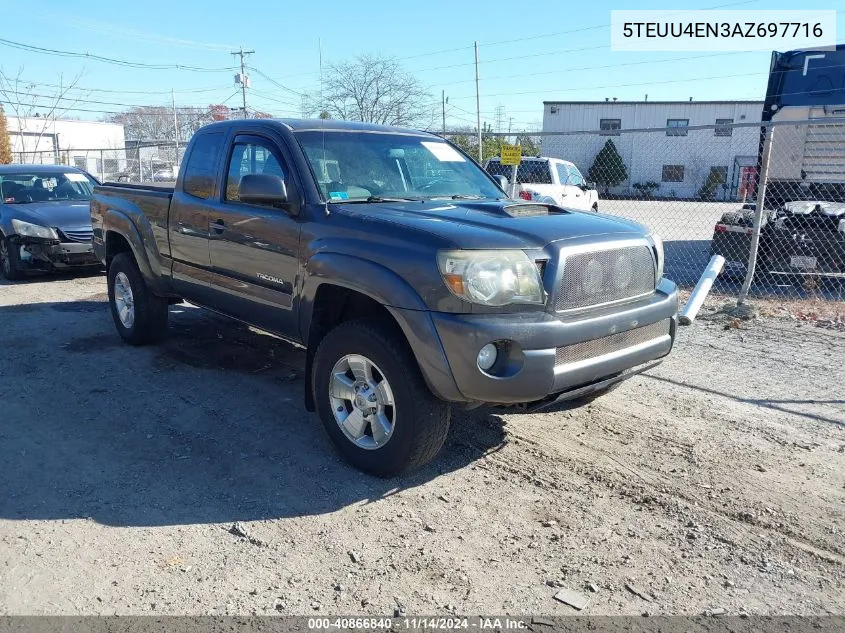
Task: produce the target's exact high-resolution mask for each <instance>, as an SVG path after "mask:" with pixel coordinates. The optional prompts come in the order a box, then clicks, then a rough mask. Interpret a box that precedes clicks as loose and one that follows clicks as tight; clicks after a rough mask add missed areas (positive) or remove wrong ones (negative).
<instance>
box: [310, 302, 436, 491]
mask: <svg viewBox="0 0 845 633" xmlns="http://www.w3.org/2000/svg"><path fill="white" fill-rule="evenodd" d="M362 358H363V360H364V361H368V362H369V363H371V365H372V367H370V368H369V370H368V371H365V369H364V367H363V363H361V361H360V359H362ZM353 366H354V367H355V368H356V371H355V372H354V373H352V367H353ZM347 367H348V371H346V373H345V374H343V373H342V372H344V370H345V369H346V368H347ZM362 374H363V375H362ZM367 375H369V376H370V377H371V379H370V380H365V378H366V377H367ZM337 376H344V380H345V382H343V383H341V382H334V381H335V380H338V379H337V378H336V377H337ZM333 377H335V378H333ZM310 379H311V387H312V393H314V397H315V404H316V410H317V414H318V415H319V416H320V420H321V421H322V423H323V426H324V427H325V430H326V433H327V434H328V436H329V438H330V439H331V441H332V443H333V444H334V446H335V448H336V449H337V451H338V453H340V455H341V456H342V457H343V458H344V459H345V460H346V461H347V462H348V463H349V464H351V465H352V466H354V467H355V468H357V469H359V470H361V471H363V472H365V473H368V474H370V475H376V476H378V477H393V476H395V475H399V474H400V473H403V472H407V471H409V470H413V469H415V468H418V467H420V466H422V465H423V464H426V463H427V462H429V461H431V460H432V459H434V457H435V456H436V455H437V453H438V452H439V451H440V449H441V448H442V447H443V443H444V442H445V441H446V435H447V434H448V432H449V416H450V408H449V405H448V404H447V403H446V402H443V401H442V400H439V399H438V398H436V397H435V396H434V395H433V394H432V393H431V392H430V391H429V389H428V387H427V386H426V384H425V381H424V380H423V377H422V374H421V373H420V369H419V367H418V365H417V362H416V360H415V359H414V357H413V355H412V354H411V350H410V349H409V347H408V344H407V342H406V341H405V339H404V337H403V336H402V335H401V333H399V332H398V331H397V328H396V327H395V326H394V324H392V323H386V322H384V321H380V320H375V319H358V320H354V321H347V322H346V323H342V324H341V325H339V326H337V327H336V328H334V329H333V330H331V331H330V332H329V333H328V334H327V335H326V336H325V338H323V340H322V341H320V344H319V345H318V346H317V350H316V351H315V353H314V369H313V371H312V373H311V378H310ZM330 382H332V383H333V385H334V386H333V387H332V388H331V389H330V384H329V383H330ZM350 382H352V383H354V385H350V384H349V383H350ZM383 382H386V383H387V387H386V388H385V387H384V385H383V384H382V383H383ZM356 388H357V389H358V391H357V397H361V398H365V397H367V394H369V398H370V400H373V397H375V400H373V402H369V403H368V402H367V400H364V401H363V402H364V403H365V404H368V406H371V407H373V408H372V409H369V411H371V412H373V411H376V410H377V413H371V414H369V417H367V418H365V417H364V416H363V414H361V415H358V414H360V413H361V411H362V409H358V408H356V406H355V405H354V404H353V400H352V396H353V395H354V394H356ZM362 394H363V395H362ZM343 395H349V396H350V398H348V399H343V398H342V397H338V396H343ZM388 402H391V403H392V405H390V406H387V405H386V403H388ZM344 409H345V410H344ZM336 414H337V417H336ZM341 417H346V418H347V422H348V423H351V422H352V420H353V419H354V420H355V421H356V424H357V426H355V427H354V429H355V431H356V432H355V433H350V434H349V435H348V434H347V433H348V431H345V430H344V429H343V428H341V421H340V418H341ZM376 419H382V420H386V421H388V422H392V424H390V425H389V431H387V432H385V429H387V427H388V425H383V426H380V427H379V428H381V429H382V430H381V432H380V433H378V434H377V433H376V430H375V429H376V427H375V426H374V423H375V421H376ZM359 434H360V437H359V438H358V439H357V440H356V439H353V438H352V435H355V436H358V435H359ZM385 436H386V437H385Z"/></svg>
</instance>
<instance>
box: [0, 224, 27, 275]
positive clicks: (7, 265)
mask: <svg viewBox="0 0 845 633" xmlns="http://www.w3.org/2000/svg"><path fill="white" fill-rule="evenodd" d="M0 274H2V275H3V277H4V278H5V279H8V280H9V281H16V280H18V279H21V278H22V277H23V271H22V270H21V267H20V258H19V255H18V248H17V246H15V245H14V244H12V242H11V241H10V240H9V238H8V237H6V236H5V235H3V234H1V233H0Z"/></svg>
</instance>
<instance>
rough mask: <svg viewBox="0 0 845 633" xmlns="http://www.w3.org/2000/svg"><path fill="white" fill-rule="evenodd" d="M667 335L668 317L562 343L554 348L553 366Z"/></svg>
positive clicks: (608, 352) (593, 356)
mask: <svg viewBox="0 0 845 633" xmlns="http://www.w3.org/2000/svg"><path fill="white" fill-rule="evenodd" d="M668 335H669V319H665V320H663V321H658V322H657V323H652V324H651V325H644V326H643V327H638V328H634V329H633V330H628V331H626V332H619V333H618V334H611V335H610V336H602V337H601V338H595V339H593V340H591V341H584V342H582V343H574V344H572V345H564V346H563V347H558V348H557V349H556V350H555V367H559V366H561V365H568V364H570V363H577V362H579V361H584V360H588V359H590V358H596V357H598V356H604V355H605V354H612V353H613V352H618V351H621V350H624V349H625V348H627V347H633V346H634V345H640V344H641V343H648V342H649V341H653V340H655V339H659V338H662V337H664V336H668Z"/></svg>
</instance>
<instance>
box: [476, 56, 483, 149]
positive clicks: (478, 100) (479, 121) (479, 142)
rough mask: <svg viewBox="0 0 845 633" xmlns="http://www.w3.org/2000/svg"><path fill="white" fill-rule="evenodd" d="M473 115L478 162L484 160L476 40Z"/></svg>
mask: <svg viewBox="0 0 845 633" xmlns="http://www.w3.org/2000/svg"><path fill="white" fill-rule="evenodd" d="M475 116H476V125H478V162H479V163H480V162H482V161H483V160H484V150H483V148H482V147H481V93H480V92H479V91H478V42H475Z"/></svg>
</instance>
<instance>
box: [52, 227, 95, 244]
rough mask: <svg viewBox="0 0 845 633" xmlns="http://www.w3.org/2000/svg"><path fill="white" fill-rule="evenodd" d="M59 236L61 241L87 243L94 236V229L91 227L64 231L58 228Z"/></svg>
mask: <svg viewBox="0 0 845 633" xmlns="http://www.w3.org/2000/svg"><path fill="white" fill-rule="evenodd" d="M59 237H60V238H61V240H62V242H82V243H86V244H87V243H88V242H90V241H91V240H92V239H93V238H94V231H93V230H91V229H88V230H84V229H83V230H81V231H66V230H64V229H59Z"/></svg>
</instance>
